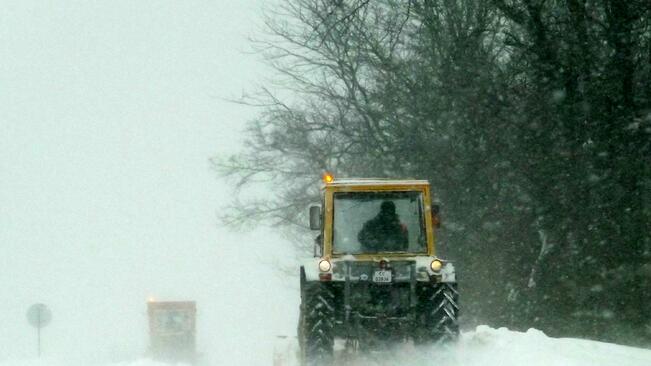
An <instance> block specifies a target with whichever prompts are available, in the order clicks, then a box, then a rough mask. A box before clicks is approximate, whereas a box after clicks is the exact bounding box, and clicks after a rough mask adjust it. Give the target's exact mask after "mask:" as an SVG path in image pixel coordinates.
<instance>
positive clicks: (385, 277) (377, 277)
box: [373, 271, 391, 283]
mask: <svg viewBox="0 0 651 366" xmlns="http://www.w3.org/2000/svg"><path fill="white" fill-rule="evenodd" d="M373 282H379V283H387V282H391V271H375V272H374V273H373Z"/></svg>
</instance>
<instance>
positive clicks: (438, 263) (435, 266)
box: [429, 259, 443, 272]
mask: <svg viewBox="0 0 651 366" xmlns="http://www.w3.org/2000/svg"><path fill="white" fill-rule="evenodd" d="M429 267H430V268H431V269H432V271H434V272H438V271H440V270H441V268H443V262H441V261H440V260H438V259H434V260H433V261H432V263H431V264H430V265H429Z"/></svg>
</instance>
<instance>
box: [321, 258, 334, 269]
mask: <svg viewBox="0 0 651 366" xmlns="http://www.w3.org/2000/svg"><path fill="white" fill-rule="evenodd" d="M330 268H332V265H331V264H330V261H328V260H327V259H324V260H322V261H321V262H319V271H321V272H328V271H330Z"/></svg>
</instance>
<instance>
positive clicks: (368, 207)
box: [332, 191, 427, 254]
mask: <svg viewBox="0 0 651 366" xmlns="http://www.w3.org/2000/svg"><path fill="white" fill-rule="evenodd" d="M332 231H333V242H332V245H333V252H334V253H337V254H359V253H379V252H407V253H424V252H426V251H427V240H426V238H425V221H424V217H423V198H422V193H421V192H414V191H411V192H336V193H335V194H334V226H333V229H332Z"/></svg>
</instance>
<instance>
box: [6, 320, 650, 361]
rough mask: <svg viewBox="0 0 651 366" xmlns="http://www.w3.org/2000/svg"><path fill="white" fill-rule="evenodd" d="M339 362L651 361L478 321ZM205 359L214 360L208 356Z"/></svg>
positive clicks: (617, 349) (289, 347)
mask: <svg viewBox="0 0 651 366" xmlns="http://www.w3.org/2000/svg"><path fill="white" fill-rule="evenodd" d="M277 350H278V354H279V355H281V354H282V355H283V356H284V358H286V359H284V360H280V359H277V362H278V361H281V362H280V364H282V365H286V366H289V365H291V366H295V365H297V364H298V363H297V362H296V359H295V357H294V352H295V351H296V348H295V345H294V344H291V343H282V341H281V342H279V343H278V345H277ZM252 352H255V350H252ZM226 358H228V357H226ZM340 358H341V357H340ZM222 359H224V357H222ZM216 364H218V365H219V364H223V365H245V364H246V363H242V362H240V361H238V360H235V359H231V360H230V361H227V362H225V363H216ZM257 364H262V363H257ZM257 364H256V365H257ZM266 364H268V365H272V364H274V363H273V359H272V358H270V359H269V362H268V363H266ZM337 364H340V365H344V364H346V365H349V366H357V365H370V366H385V365H386V366H388V365H413V366H420V365H434V364H436V365H441V366H480V365H494V366H550V365H558V366H601V365H603V366H612V365H624V366H648V365H651V350H648V349H640V348H634V347H627V346H620V345H616V344H610V343H603V342H595V341H589V340H582V339H571V338H550V337H547V336H546V335H545V334H543V333H542V332H540V331H538V330H535V329H530V330H529V331H527V332H525V333H522V332H514V331H510V330H508V329H506V328H500V329H493V328H490V327H487V326H479V327H477V329H476V330H475V331H471V332H466V333H464V334H463V335H462V337H461V340H460V341H459V343H458V344H456V345H453V346H450V347H449V348H445V349H440V348H432V347H425V348H415V347H413V346H410V345H405V346H402V347H398V348H397V349H394V350H392V351H390V352H381V353H377V354H371V355H366V356H360V357H356V358H354V359H352V360H351V359H349V360H348V361H342V362H338V363H337ZM108 365H111V366H162V365H165V364H161V363H158V362H154V361H151V360H147V359H141V360H137V361H132V362H120V363H113V364H108ZM206 365H213V364H211V363H210V362H208V363H206ZM0 366H70V364H68V363H65V362H61V361H57V360H52V359H43V360H19V361H5V362H2V363H0Z"/></svg>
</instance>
